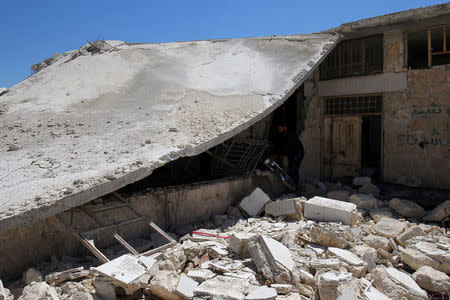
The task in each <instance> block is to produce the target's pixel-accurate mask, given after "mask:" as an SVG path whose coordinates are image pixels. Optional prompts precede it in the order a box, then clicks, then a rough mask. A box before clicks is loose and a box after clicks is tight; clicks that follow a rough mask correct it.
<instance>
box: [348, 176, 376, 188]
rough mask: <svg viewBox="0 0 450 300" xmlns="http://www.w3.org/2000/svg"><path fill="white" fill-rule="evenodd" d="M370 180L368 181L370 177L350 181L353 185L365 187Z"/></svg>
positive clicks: (355, 178)
mask: <svg viewBox="0 0 450 300" xmlns="http://www.w3.org/2000/svg"><path fill="white" fill-rule="evenodd" d="M371 182H372V180H371V179H370V177H354V178H353V180H352V183H353V185H359V186H362V185H365V184H368V183H371Z"/></svg>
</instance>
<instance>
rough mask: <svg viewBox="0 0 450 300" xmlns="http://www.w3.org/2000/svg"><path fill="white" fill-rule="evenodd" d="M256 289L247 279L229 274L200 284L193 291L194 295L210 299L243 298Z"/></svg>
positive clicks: (231, 299) (233, 299) (235, 299)
mask: <svg viewBox="0 0 450 300" xmlns="http://www.w3.org/2000/svg"><path fill="white" fill-rule="evenodd" d="M254 289H256V286H254V285H251V284H250V283H249V282H248V280H246V279H242V278H236V277H229V276H217V277H214V278H213V279H208V280H206V281H205V282H203V283H202V284H200V285H199V286H198V287H197V288H196V289H195V291H194V295H195V296H196V297H208V298H210V299H230V300H238V299H244V298H245V295H246V294H248V293H250V292H251V291H253V290H254Z"/></svg>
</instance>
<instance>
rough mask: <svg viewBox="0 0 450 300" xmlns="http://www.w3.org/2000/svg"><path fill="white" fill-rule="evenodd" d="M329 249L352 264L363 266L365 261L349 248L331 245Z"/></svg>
mask: <svg viewBox="0 0 450 300" xmlns="http://www.w3.org/2000/svg"><path fill="white" fill-rule="evenodd" d="M328 251H329V252H330V253H331V254H333V255H335V256H336V257H338V258H339V259H341V260H343V261H344V262H346V263H348V264H349V265H352V266H363V265H364V264H365V262H364V261H363V260H361V259H360V258H359V257H357V256H356V255H355V254H353V253H351V252H350V251H348V250H344V249H339V248H334V247H329V248H328Z"/></svg>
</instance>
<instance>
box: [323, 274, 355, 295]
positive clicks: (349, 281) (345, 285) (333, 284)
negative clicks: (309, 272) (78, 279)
mask: <svg viewBox="0 0 450 300" xmlns="http://www.w3.org/2000/svg"><path fill="white" fill-rule="evenodd" d="M317 287H318V289H319V295H320V299H321V300H334V299H337V298H338V297H339V296H341V295H342V294H343V293H344V292H350V293H351V294H353V295H359V287H358V286H357V285H356V283H355V281H354V278H353V276H352V274H351V273H338V272H335V271H330V272H326V273H322V274H320V275H318V276H317Z"/></svg>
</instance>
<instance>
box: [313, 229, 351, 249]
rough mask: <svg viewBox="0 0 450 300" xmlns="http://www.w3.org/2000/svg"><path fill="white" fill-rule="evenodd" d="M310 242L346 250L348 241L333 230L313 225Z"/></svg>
mask: <svg viewBox="0 0 450 300" xmlns="http://www.w3.org/2000/svg"><path fill="white" fill-rule="evenodd" d="M310 237H311V240H312V241H313V242H314V243H316V244H318V245H321V246H324V247H338V248H348V246H349V243H348V241H347V240H346V239H345V238H344V237H343V236H341V235H339V234H338V233H336V232H334V231H333V230H329V229H327V228H325V227H323V226H320V225H314V226H313V227H312V228H311V232H310Z"/></svg>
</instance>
